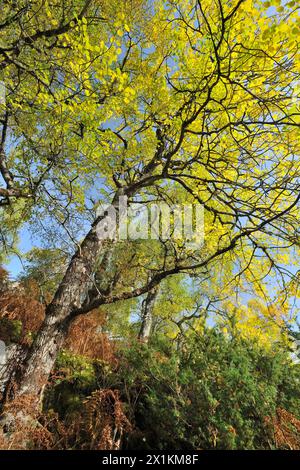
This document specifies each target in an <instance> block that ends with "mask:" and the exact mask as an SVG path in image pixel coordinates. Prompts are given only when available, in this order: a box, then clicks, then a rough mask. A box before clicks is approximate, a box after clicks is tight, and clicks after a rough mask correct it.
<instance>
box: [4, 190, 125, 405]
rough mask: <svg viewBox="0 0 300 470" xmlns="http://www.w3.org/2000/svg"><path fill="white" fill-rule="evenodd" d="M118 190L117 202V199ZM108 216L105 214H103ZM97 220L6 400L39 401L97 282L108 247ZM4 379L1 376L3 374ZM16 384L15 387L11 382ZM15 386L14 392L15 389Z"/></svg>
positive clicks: (6, 393)
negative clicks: (78, 312) (76, 314)
mask: <svg viewBox="0 0 300 470" xmlns="http://www.w3.org/2000/svg"><path fill="white" fill-rule="evenodd" d="M117 199H118V194H117V195H116V196H115V198H114V201H113V204H114V205H115V204H116V203H117ZM103 218H104V216H103ZM105 245H106V243H105V240H103V239H99V237H98V235H97V225H96V224H94V226H93V227H92V229H91V230H90V232H89V233H88V234H87V236H86V237H85V239H84V241H83V242H82V244H81V246H80V247H79V249H78V250H77V252H76V253H75V255H74V256H73V258H72V260H71V262H70V264H69V267H68V269H67V271H66V274H65V276H64V278H63V280H62V282H61V284H60V286H59V288H58V290H57V292H56V294H55V296H54V298H53V300H52V302H51V304H49V306H48V307H47V309H46V318H45V321H44V323H43V325H42V327H41V329H40V331H39V332H38V335H37V337H36V339H35V341H34V342H33V344H32V346H31V348H30V350H29V351H28V353H27V355H26V358H25V360H24V362H23V364H22V366H21V367H18V368H17V370H15V371H14V372H13V374H12V376H11V378H10V380H9V381H8V383H7V385H6V387H5V393H4V397H5V399H6V400H11V399H13V398H16V397H19V396H21V395H31V396H35V397H36V402H37V403H38V402H39V400H40V397H41V393H42V391H43V388H44V386H45V384H46V383H47V380H48V377H49V374H50V371H51V369H52V368H53V365H54V363H55V360H56V358H57V355H58V353H59V351H60V349H61V348H62V346H63V343H64V340H65V338H66V336H67V332H68V327H69V324H70V322H71V320H72V312H73V311H74V310H76V309H77V308H80V307H81V306H82V304H83V303H84V301H85V299H86V296H87V293H88V291H89V290H90V289H91V287H92V285H93V282H92V279H93V272H94V271H95V267H96V263H97V259H99V256H100V255H101V253H102V252H103V251H104V250H105ZM0 382H1V377H0ZM12 382H13V383H14V387H11V383H12ZM11 390H13V393H11Z"/></svg>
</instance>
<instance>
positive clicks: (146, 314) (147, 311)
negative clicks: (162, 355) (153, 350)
mask: <svg viewBox="0 0 300 470" xmlns="http://www.w3.org/2000/svg"><path fill="white" fill-rule="evenodd" d="M157 294H158V286H156V287H154V288H153V289H151V290H150V291H149V292H148V294H147V297H146V298H145V299H144V301H143V304H142V323H141V328H140V331H139V334H138V338H139V339H140V340H141V341H142V342H143V343H148V340H149V337H150V335H151V330H152V323H153V309H154V305H155V300H156V297H157Z"/></svg>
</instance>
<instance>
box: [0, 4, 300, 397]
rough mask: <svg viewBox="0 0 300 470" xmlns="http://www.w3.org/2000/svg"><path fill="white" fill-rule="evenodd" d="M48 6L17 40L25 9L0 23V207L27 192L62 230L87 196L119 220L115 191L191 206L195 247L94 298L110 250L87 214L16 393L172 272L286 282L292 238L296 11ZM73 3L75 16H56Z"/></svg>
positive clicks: (162, 245)
mask: <svg viewBox="0 0 300 470" xmlns="http://www.w3.org/2000/svg"><path fill="white" fill-rule="evenodd" d="M58 3H59V5H60V2H58ZM8 4H9V2H8ZM49 5H50V2H49V3H43V4H42V5H40V2H36V3H34V7H33V8H36V14H35V15H31V14H30V18H32V20H31V21H30V22H29V23H26V24H28V28H29V29H28V31H27V32H26V35H25V33H24V29H23V26H22V25H23V18H27V17H28V15H29V13H28V10H27V9H26V8H25V9H24V10H22V12H21V11H19V10H15V11H13V16H12V17H11V14H9V16H7V18H6V20H5V21H4V23H3V27H2V31H3V34H6V36H7V38H8V39H6V41H10V42H9V44H8V45H7V46H4V47H2V49H1V50H0V52H1V54H2V57H3V61H2V70H3V79H4V82H5V83H7V88H8V90H9V93H8V95H7V102H6V105H5V106H4V110H3V111H4V121H3V130H4V134H5V132H6V130H5V129H7V128H8V127H9V128H10V129H11V132H12V134H13V135H14V136H15V137H16V141H15V142H16V143H15V145H14V146H11V147H10V150H9V151H10V158H7V157H6V156H5V155H4V154H3V153H2V154H1V155H2V161H4V162H5V164H6V166H7V169H5V170H4V173H2V174H3V178H4V176H5V175H6V178H7V180H5V178H4V180H5V181H6V188H4V189H3V190H2V194H3V197H4V203H5V204H6V203H11V204H12V203H13V199H16V198H19V197H21V198H23V197H26V198H27V197H28V198H31V199H32V201H33V203H32V206H31V205H29V207H30V210H32V211H34V212H36V213H39V211H40V212H41V213H42V214H43V215H44V214H46V213H47V214H50V215H52V220H56V221H58V222H59V223H60V224H61V225H62V226H63V227H65V229H66V230H67V231H68V224H69V221H70V220H71V219H72V217H74V214H75V213H79V212H80V211H81V213H82V214H83V217H84V214H87V212H88V213H89V214H90V212H91V208H90V207H89V206H88V204H87V200H85V199H84V197H85V194H86V192H87V191H90V192H92V193H93V198H94V197H96V199H97V200H98V202H99V201H100V202H103V201H104V200H105V201H106V202H107V201H108V202H110V203H111V205H112V207H114V208H115V209H116V210H118V202H119V201H118V200H119V197H120V196H123V197H124V196H126V197H128V199H129V202H135V201H137V200H138V199H139V198H142V200H143V201H144V203H146V201H147V200H151V201H153V200H155V201H166V200H167V201H169V203H170V204H174V203H177V204H180V203H193V202H194V203H201V204H202V205H203V206H204V210H205V235H206V238H205V245H204V247H203V248H202V249H200V250H197V251H196V252H193V251H191V250H189V249H188V247H187V245H186V244H185V243H180V242H178V243H177V242H176V243H173V242H172V241H170V240H169V241H163V240H162V241H161V240H158V241H157V245H158V249H157V250H156V252H155V256H154V259H153V260H152V264H151V265H150V266H149V265H148V266H147V264H146V265H144V267H143V268H144V269H143V270H142V271H143V275H142V276H141V277H140V278H139V279H136V280H135V283H134V285H132V286H128V285H127V284H126V282H124V284H123V285H122V284H121V286H120V283H119V284H118V285H116V283H114V282H113V283H112V284H110V285H109V286H108V288H107V289H106V290H99V289H97V288H95V283H94V275H95V273H96V272H100V273H101V268H102V272H105V264H104V265H103V264H102V266H101V260H102V261H103V260H104V263H105V259H106V253H107V252H108V251H109V250H110V249H111V248H110V244H109V243H107V240H103V239H101V238H99V232H98V230H97V229H98V228H99V224H101V223H103V220H104V219H105V216H102V217H95V218H94V221H93V224H92V227H91V229H90V230H89V231H88V233H87V234H86V235H85V237H84V238H83V240H81V241H80V242H78V241H76V240H75V243H77V249H76V251H75V253H74V255H73V257H72V259H71V261H70V264H69V266H68V268H67V271H66V273H65V275H64V277H63V279H62V281H61V283H60V285H59V287H58V289H57V291H56V293H55V295H54V298H53V301H52V302H51V303H50V304H49V305H48V307H47V311H46V319H45V322H44V324H43V326H42V327H41V329H40V331H39V334H38V335H37V337H36V340H35V341H34V343H33V345H32V347H31V349H30V351H29V353H28V355H27V357H26V361H25V363H24V366H23V368H22V373H20V371H19V373H16V375H15V379H16V381H17V383H18V389H17V390H16V395H22V394H33V395H35V396H36V397H38V396H39V394H40V392H41V389H42V386H43V384H44V383H45V382H46V380H47V377H48V375H49V373H50V370H51V368H52V367H53V364H54V361H55V358H56V356H57V354H58V352H59V350H60V349H61V347H62V344H63V342H64V339H65V337H66V334H67V330H68V327H69V325H70V323H71V322H72V321H73V320H74V318H76V317H77V316H79V315H83V314H85V313H87V312H89V311H91V310H92V309H93V308H96V307H99V306H101V305H106V304H110V303H114V302H117V301H122V300H126V299H130V298H135V297H138V296H140V295H143V294H146V293H147V292H149V291H152V290H153V289H154V288H155V287H156V286H157V285H158V284H159V283H160V282H161V281H162V280H163V279H165V278H166V277H168V276H171V275H176V274H179V273H192V274H194V275H198V276H203V275H206V274H207V272H209V270H211V269H212V270H214V269H217V266H218V265H219V264H220V263H221V262H222V263H226V262H232V263H234V264H235V272H233V273H232V274H233V275H232V278H233V279H236V278H237V277H239V276H246V275H249V273H252V272H253V271H252V268H253V265H255V263H257V264H258V265H259V266H260V277H261V278H262V279H263V278H264V277H266V276H267V275H268V274H269V272H270V270H272V269H273V270H276V271H277V272H278V273H279V274H280V275H281V276H282V278H283V279H285V277H286V274H288V273H287V270H286V269H285V268H284V267H283V266H282V258H283V254H286V255H287V256H288V255H289V253H291V250H289V248H290V247H294V249H295V250H297V249H298V243H299V237H298V233H297V230H296V229H295V227H296V221H297V216H298V206H299V204H298V203H299V200H300V192H299V181H298V165H299V162H298V153H299V125H300V123H299V109H298V106H299V97H298V79H299V73H298V66H299V54H298V42H297V34H298V25H299V22H298V19H297V11H298V8H297V7H295V8H294V4H293V2H290V4H288V5H287V8H284V10H282V9H281V7H280V9H278V11H277V13H276V14H274V15H270V14H269V13H268V9H267V6H266V5H264V3H263V2H258V3H257V2H253V1H252V0H237V1H236V2H225V1H223V0H222V1H218V2H212V1H211V0H203V1H195V2H192V3H191V2H189V1H186V0H181V1H179V2H173V1H169V2H151V3H148V2H139V1H137V2H133V3H132V6H129V5H128V4H127V2H121V3H120V2H114V1H113V2H109V3H106V2H103V4H101V8H99V7H98V3H97V2H96V1H90V2H85V3H84V2H74V4H73V2H62V3H61V8H59V9H58V10H56V11H57V13H55V14H54V13H53V11H54V10H51V11H49V9H48V6H49ZM63 5H67V7H63ZM52 6H54V3H53V4H52ZM73 6H74V7H75V6H76V11H78V13H77V14H76V15H77V16H76V15H75V16H74V14H73V15H72V18H74V19H72V20H66V18H69V17H70V11H71V10H72V7H73ZM37 7H41V8H39V9H38V8H37ZM63 8H67V10H66V11H64V10H63ZM100 10H101V11H100ZM102 10H103V11H102ZM34 11H35V10H34ZM37 11H39V13H37ZM72 11H73V10H72ZM23 15H25V16H23ZM53 15H54V16H53ZM56 15H57V17H56ZM10 18H12V19H10ZM15 22H16V23H17V24H18V28H15V24H14V23H15ZM57 22H58V25H57ZM54 23H55V25H54ZM45 24H46V26H45V27H44V25H45ZM48 24H51V25H52V26H51V28H48V27H47V25H48ZM53 25H54V26H53ZM245 25H247V27H245ZM99 35H101V38H102V39H101V40H100V42H99ZM274 38H276V42H274ZM33 69H34V71H33ZM8 165H10V168H8ZM7 170H9V171H10V173H11V174H14V178H13V179H14V180H15V181H16V182H17V183H14V185H13V183H12V181H11V180H12V178H11V177H10V176H9V174H8V173H7ZM7 175H8V176H7ZM99 179H101V183H99ZM21 181H25V186H22V188H20V189H19V186H20V182H21ZM16 184H17V189H16V186H15V185H16ZM100 188H101V190H102V196H101V195H100V196H99V197H97V194H98V193H99V189H100ZM94 194H96V196H94ZM86 217H87V215H86ZM111 235H112V236H113V235H114V233H111ZM78 245H79V246H78ZM124 246H125V247H126V244H125V245H123V247H124ZM118 249H119V250H120V251H121V250H122V244H120V245H119V247H118ZM104 255H105V256H104ZM261 259H262V260H263V261H261ZM287 262H290V258H288V260H287ZM99 268H100V269H99ZM149 272H150V273H151V276H150V279H149V276H148V274H149ZM236 273H238V274H236ZM117 278H118V276H117ZM104 280H105V278H104ZM98 281H99V280H98ZM100 284H101V279H100ZM96 287H97V286H96ZM91 294H92V295H91Z"/></svg>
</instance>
